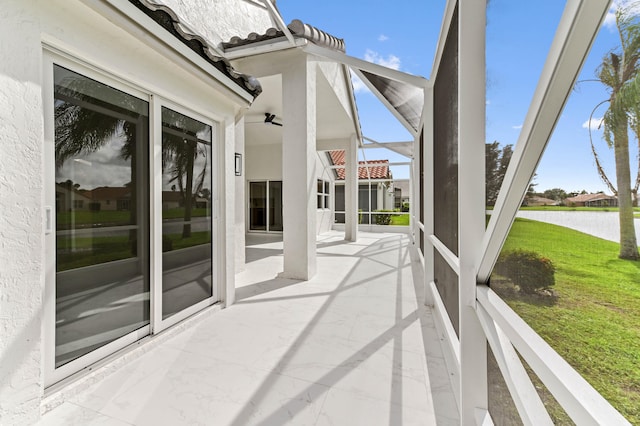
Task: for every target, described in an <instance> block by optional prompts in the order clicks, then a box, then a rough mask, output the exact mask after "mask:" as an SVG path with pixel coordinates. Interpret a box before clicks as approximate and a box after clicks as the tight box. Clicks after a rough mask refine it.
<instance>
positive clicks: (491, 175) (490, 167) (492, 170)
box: [485, 141, 513, 206]
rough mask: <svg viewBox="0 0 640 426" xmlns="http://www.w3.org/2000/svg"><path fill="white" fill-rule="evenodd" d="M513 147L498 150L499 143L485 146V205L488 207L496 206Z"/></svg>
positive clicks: (506, 146)
mask: <svg viewBox="0 0 640 426" xmlns="http://www.w3.org/2000/svg"><path fill="white" fill-rule="evenodd" d="M512 154H513V147H512V146H511V145H505V146H504V147H503V148H502V149H500V143H499V142H498V141H494V142H492V143H488V144H486V145H485V182H486V203H487V205H488V206H493V205H495V204H496V200H497V199H498V192H500V186H501V185H502V181H503V180H504V175H505V173H506V172H507V167H508V166H509V161H510V160H511V155H512Z"/></svg>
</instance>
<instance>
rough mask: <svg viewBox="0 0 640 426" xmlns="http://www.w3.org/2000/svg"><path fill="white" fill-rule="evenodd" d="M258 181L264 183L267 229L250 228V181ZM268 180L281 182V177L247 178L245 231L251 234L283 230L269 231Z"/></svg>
mask: <svg viewBox="0 0 640 426" xmlns="http://www.w3.org/2000/svg"><path fill="white" fill-rule="evenodd" d="M258 182H264V183H266V184H267V185H266V189H267V192H266V195H265V197H266V202H265V209H266V211H267V229H251V184H252V183H258ZM269 182H280V183H282V179H251V180H247V189H246V191H245V193H246V198H247V202H246V203H245V206H246V216H245V217H246V218H247V232H250V233H252V234H282V233H283V232H284V231H271V230H269V216H270V215H269V206H268V204H269V191H270V189H269ZM282 225H283V229H284V223H283V224H282Z"/></svg>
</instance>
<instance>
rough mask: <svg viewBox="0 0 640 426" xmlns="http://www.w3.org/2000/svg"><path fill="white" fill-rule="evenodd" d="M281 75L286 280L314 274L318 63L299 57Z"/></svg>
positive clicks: (302, 278) (287, 65)
mask: <svg viewBox="0 0 640 426" xmlns="http://www.w3.org/2000/svg"><path fill="white" fill-rule="evenodd" d="M284 68H285V69H284V72H283V73H282V103H283V119H284V122H285V123H284V127H283V132H282V181H283V182H282V189H283V191H282V192H283V196H282V204H283V222H284V223H283V241H284V271H283V272H282V274H281V276H282V277H285V278H293V279H301V280H308V279H309V278H311V277H312V276H313V275H315V273H316V210H317V201H316V198H317V197H316V187H317V182H316V176H317V174H316V64H315V62H313V61H310V60H309V59H308V58H307V57H306V56H302V55H301V56H297V57H295V58H292V59H291V62H290V63H288V64H286V65H285V67H284Z"/></svg>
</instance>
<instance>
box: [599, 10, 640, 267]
mask: <svg viewBox="0 0 640 426" xmlns="http://www.w3.org/2000/svg"><path fill="white" fill-rule="evenodd" d="M616 26H617V29H618V32H619V35H620V47H619V48H618V49H614V50H612V51H610V52H609V53H607V54H606V55H605V56H604V58H603V59H602V64H600V66H599V67H598V69H597V70H596V75H597V77H598V80H599V81H600V82H601V83H602V84H604V85H605V86H606V88H607V91H608V93H609V98H608V99H606V100H604V101H602V102H600V103H599V104H598V105H596V107H595V108H594V109H593V111H592V112H591V117H590V120H589V123H591V120H592V119H593V114H594V112H595V111H596V109H597V108H598V107H599V106H601V105H605V104H608V108H607V110H606V112H605V113H604V117H603V122H602V125H603V126H604V139H605V141H606V142H607V145H608V146H609V147H610V148H613V151H614V158H615V165H616V186H617V188H616V187H614V185H613V184H612V182H611V180H610V179H609V178H608V177H607V175H606V173H605V172H604V169H603V168H602V166H601V164H600V161H599V158H598V154H597V153H596V150H595V147H594V145H593V139H591V150H592V153H593V155H594V158H595V162H596V167H597V169H598V173H599V174H600V177H601V178H602V180H603V181H604V182H605V184H606V185H607V186H608V187H609V189H610V190H611V191H612V192H613V193H614V194H616V195H617V196H618V206H619V218H620V253H619V256H618V257H620V258H621V259H631V260H638V259H640V254H639V253H638V244H637V241H636V233H635V226H634V222H633V198H634V196H633V195H635V194H637V191H638V185H639V184H640V169H639V170H638V176H637V177H636V182H635V186H634V187H633V189H632V187H631V172H630V158H629V131H630V130H631V132H632V134H633V135H635V137H636V139H637V140H638V144H640V107H639V105H638V103H639V102H640V64H639V62H640V20H639V19H638V16H637V15H634V14H632V13H631V6H627V7H620V8H619V9H618V11H617V12H616ZM638 148H639V149H640V145H638Z"/></svg>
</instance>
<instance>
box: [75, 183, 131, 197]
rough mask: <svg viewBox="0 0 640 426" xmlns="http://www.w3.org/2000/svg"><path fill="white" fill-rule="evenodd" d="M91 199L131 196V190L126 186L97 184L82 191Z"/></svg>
mask: <svg viewBox="0 0 640 426" xmlns="http://www.w3.org/2000/svg"><path fill="white" fill-rule="evenodd" d="M84 195H85V197H88V198H91V199H92V200H121V199H123V198H130V197H131V190H130V189H129V188H127V187H126V186H119V187H117V186H99V187H97V188H94V189H92V190H90V191H86V192H85V193H84Z"/></svg>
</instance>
